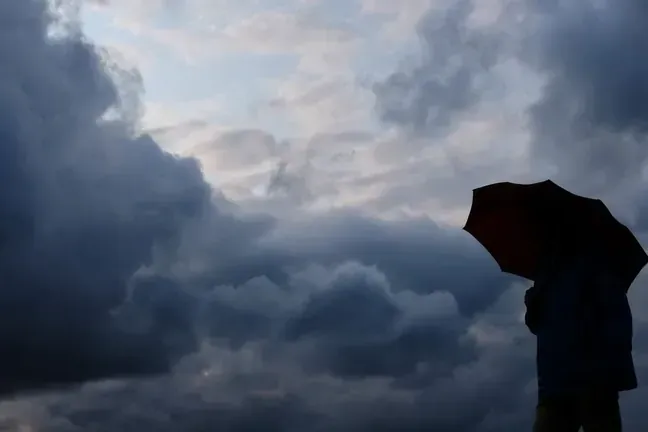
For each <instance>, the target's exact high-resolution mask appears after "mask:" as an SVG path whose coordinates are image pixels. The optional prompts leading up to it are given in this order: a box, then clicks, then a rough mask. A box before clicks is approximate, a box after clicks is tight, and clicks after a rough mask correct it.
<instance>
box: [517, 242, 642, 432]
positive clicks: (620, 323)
mask: <svg viewBox="0 0 648 432" xmlns="http://www.w3.org/2000/svg"><path fill="white" fill-rule="evenodd" d="M547 247H548V249H549V250H547V252H546V253H545V256H546V257H547V258H546V259H545V260H544V262H543V264H542V266H541V270H540V271H539V274H538V277H537V278H536V283H535V285H534V286H533V287H531V288H530V289H529V290H527V292H526V295H525V299H524V302H525V304H526V307H527V312H526V315H525V322H526V324H527V326H528V327H529V329H530V330H531V332H532V333H534V334H535V335H536V336H537V368H538V405H537V409H536V419H535V424H534V429H533V430H534V432H544V431H552V432H562V431H564V432H576V431H578V430H579V428H580V427H581V426H582V427H583V429H584V430H585V432H592V431H604V432H616V431H619V432H620V431H621V416H620V412H619V392H620V391H624V390H630V389H633V388H636V387H637V378H636V375H635V370H634V364H633V360H632V315H631V311H630V306H629V304H628V300H627V297H626V292H625V289H624V287H623V286H622V284H621V283H620V280H619V278H618V277H616V275H615V272H614V271H612V268H611V267H610V266H609V265H608V264H607V263H606V256H605V254H604V253H602V252H603V251H600V250H599V249H598V248H597V247H596V245H595V244H594V243H592V242H591V241H590V242H588V241H587V239H585V238H583V239H582V242H581V243H580V244H577V245H574V246H572V247H562V246H561V241H560V238H559V235H556V236H554V237H552V238H550V241H549V242H548V246H547Z"/></svg>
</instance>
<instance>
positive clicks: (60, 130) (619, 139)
mask: <svg viewBox="0 0 648 432" xmlns="http://www.w3.org/2000/svg"><path fill="white" fill-rule="evenodd" d="M644 3H645V2H643V1H642V0H598V1H595V2H592V1H586V0H570V1H569V2H567V1H560V0H542V1H540V0H453V1H450V0H447V1H443V0H425V1H423V0H400V1H392V0H344V1H343V0H263V1H261V0H237V1H226V0H209V1H207V0H128V1H127V0H56V1H55V0H51V1H47V0H3V1H2V2H0V17H2V19H1V20H0V64H2V65H3V67H2V68H0V70H1V72H0V112H2V114H3V115H2V116H0V136H1V139H0V180H1V182H2V185H3V187H2V188H0V287H2V289H1V290H0V347H2V352H1V354H2V355H0V374H2V376H3V377H4V378H3V379H2V380H0V397H1V398H2V401H1V402H0V431H3V430H7V431H21V432H78V431H91V432H112V431H126V432H127V431H138V432H147V431H159V432H164V431H174V432H177V431H183V432H184V431H187V432H199V431H208V430H209V431H212V430H218V431H223V432H243V431H264V432H266V431H267V432H274V431H276V432H301V431H314V432H317V431H339V432H365V431H376V432H387V431H394V432H395V431H399V432H400V431H403V432H408V431H411V432H415V431H423V430H426V431H427V430H434V431H439V432H494V431H498V432H518V431H521V430H530V427H531V423H532V420H533V413H534V406H535V402H536V383H535V370H534V359H535V345H534V339H533V337H532V335H531V334H530V333H529V332H528V330H527V329H526V328H525V326H524V323H523V313H524V309H523V301H522V300H523V296H524V291H525V289H526V288H528V286H529V282H528V281H525V280H523V279H519V278H515V277H513V276H510V275H506V274H502V273H501V272H500V271H499V269H498V267H497V265H496V264H495V263H494V262H493V260H492V258H491V257H490V256H489V255H488V254H487V253H486V252H485V250H484V249H483V248H482V247H481V246H480V245H479V244H478V243H477V242H476V241H475V240H474V239H473V238H471V237H470V236H469V235H468V234H467V233H466V232H464V231H462V230H461V226H462V225H463V223H464V221H465V219H466V217H467V214H468V211H469V207H470V201H471V197H472V189H473V188H475V187H478V186H482V185H485V184H488V183H492V182H497V181H504V180H506V181H517V182H532V181H539V180H544V179H547V178H551V179H553V180H554V181H556V182H557V183H559V184H560V185H562V186H564V187H567V188H568V189H570V190H572V191H574V192H577V193H582V194H585V195H588V196H592V197H598V198H602V199H603V200H604V201H605V202H606V203H607V204H608V206H609V207H610V209H611V210H612V212H613V213H614V214H615V215H616V216H617V217H618V218H619V219H620V220H622V221H623V222H624V223H626V224H627V225H628V226H629V227H630V228H631V229H632V230H633V231H634V232H635V233H636V234H637V237H638V238H639V239H640V240H641V241H642V242H643V243H644V244H648V243H647V242H648V205H647V203H648V179H647V178H646V169H645V168H646V166H647V165H648V135H647V134H648V128H647V124H648V78H647V77H648V56H647V54H648V53H647V52H646V48H645V46H644V44H641V43H640V41H643V40H645V39H646V38H647V37H648V29H646V28H645V26H644V23H645V21H646V18H648V16H647V15H648V8H647V7H646V5H645V4H644ZM647 285H648V277H647V276H646V274H644V273H642V274H641V275H640V276H639V277H638V278H637V280H636V281H635V284H634V286H633V287H632V288H631V291H630V294H629V298H630V302H631V306H632V309H633V314H634V331H635V337H634V358H635V364H636V368H637V374H638V377H639V381H640V388H639V389H637V390H634V391H632V392H628V393H627V394H623V395H622V397H621V404H622V412H623V415H624V420H625V430H627V431H629V432H638V431H643V430H646V427H648V415H646V413H645V408H644V404H643V403H642V401H645V400H646V397H648V394H647V390H646V388H645V387H644V386H643V385H642V384H643V383H645V382H646V380H648V290H647V288H648V286H647Z"/></svg>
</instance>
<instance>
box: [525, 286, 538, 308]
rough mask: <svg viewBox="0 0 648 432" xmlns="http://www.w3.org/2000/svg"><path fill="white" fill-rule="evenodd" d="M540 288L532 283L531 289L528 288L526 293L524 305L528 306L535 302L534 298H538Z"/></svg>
mask: <svg viewBox="0 0 648 432" xmlns="http://www.w3.org/2000/svg"><path fill="white" fill-rule="evenodd" d="M537 292H538V289H537V288H536V286H535V285H532V286H531V287H530V288H529V289H527V290H526V292H525V293H524V305H525V306H526V307H527V308H528V307H529V305H530V304H531V303H532V302H533V299H535V298H536V296H537Z"/></svg>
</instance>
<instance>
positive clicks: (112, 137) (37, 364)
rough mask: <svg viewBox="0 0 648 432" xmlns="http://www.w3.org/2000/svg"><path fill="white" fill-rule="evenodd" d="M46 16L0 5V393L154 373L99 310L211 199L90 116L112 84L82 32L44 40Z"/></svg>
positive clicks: (183, 168)
mask: <svg viewBox="0 0 648 432" xmlns="http://www.w3.org/2000/svg"><path fill="white" fill-rule="evenodd" d="M46 8H47V4H46V2H44V1H35V0H30V1H5V2H2V3H1V4H0V15H1V16H2V17H3V18H2V24H1V26H0V33H1V37H0V63H1V64H2V65H3V67H2V72H1V73H0V74H1V77H0V113H1V114H2V115H1V116H0V143H1V144H0V182H1V184H2V188H0V286H1V287H2V291H1V292H0V346H2V355H1V359H0V374H2V379H1V380H0V381H1V382H2V383H1V384H0V392H12V391H15V390H23V389H28V388H31V387H36V388H37V387H41V386H48V385H52V384H60V383H66V382H77V381H85V380H88V379H93V378H99V377H104V376H111V375H122V374H141V373H152V372H162V371H164V370H166V369H167V367H168V363H169V353H168V350H167V347H165V346H164V343H162V342H161V341H159V340H158V339H157V338H155V337H153V336H154V335H149V336H147V335H135V334H131V333H129V332H125V331H121V330H119V329H118V328H116V327H115V325H114V324H113V322H112V320H111V317H110V311H111V310H112V309H113V308H115V307H117V306H119V305H120V304H121V303H122V301H123V300H124V298H125V295H126V285H127V282H128V280H129V278H130V277H131V275H132V274H133V273H134V272H135V271H136V270H137V269H138V268H139V267H141V266H144V265H146V264H147V263H149V262H151V260H152V258H153V256H152V254H153V250H154V248H161V249H164V248H165V244H166V243H173V242H174V241H175V239H176V237H178V236H179V235H180V231H181V229H182V226H183V224H184V223H185V221H186V220H189V219H191V218H195V217H198V216H199V215H200V214H201V212H202V210H203V208H204V207H205V206H206V205H207V204H208V202H209V197H210V190H209V187H208V186H207V185H206V183H205V182H204V181H203V179H202V176H201V173H200V170H199V167H198V166H197V164H196V162H195V161H193V160H188V159H177V158H175V157H173V156H171V155H169V154H165V153H164V152H162V151H161V150H160V148H159V147H158V145H157V144H156V143H155V142H153V141H152V139H151V138H149V137H147V136H142V137H138V138H133V137H132V136H131V135H130V130H131V128H132V127H131V126H132V125H131V124H130V123H127V122H124V121H121V120H120V121H110V120H108V119H106V120H101V118H102V116H103V115H104V114H105V113H106V112H107V111H108V110H109V109H111V108H112V109H115V108H117V109H119V105H120V103H121V100H120V94H119V89H118V88H117V87H116V84H115V82H114V81H113V79H112V76H114V75H113V74H112V73H111V71H109V70H108V69H107V68H106V67H105V65H104V63H103V62H102V60H101V58H100V55H99V53H98V52H97V50H96V49H95V47H93V46H92V45H91V44H89V43H88V42H87V41H85V40H84V39H83V38H82V37H81V36H79V35H77V34H75V33H72V34H69V35H67V36H64V37H57V38H56V39H52V38H49V37H48V36H47V32H48V26H49V24H50V19H49V16H48V13H47V12H46Z"/></svg>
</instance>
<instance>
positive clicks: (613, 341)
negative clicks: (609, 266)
mask: <svg viewBox="0 0 648 432" xmlns="http://www.w3.org/2000/svg"><path fill="white" fill-rule="evenodd" d="M596 273H597V274H596V275H595V276H594V277H592V278H591V281H590V284H589V286H588V287H586V289H589V290H590V292H589V294H590V296H589V304H588V307H587V308H586V314H585V319H586V328H587V329H588V330H589V332H590V336H591V337H592V338H593V340H592V343H594V344H595V345H598V346H599V348H600V349H602V350H603V351H606V350H612V351H615V350H624V351H626V350H627V351H629V350H631V349H632V313H631V311H630V305H629V303H628V298H627V296H626V293H625V290H624V289H623V287H621V286H620V285H619V283H618V281H617V279H616V278H615V277H614V274H613V273H611V272H607V271H599V272H596Z"/></svg>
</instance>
